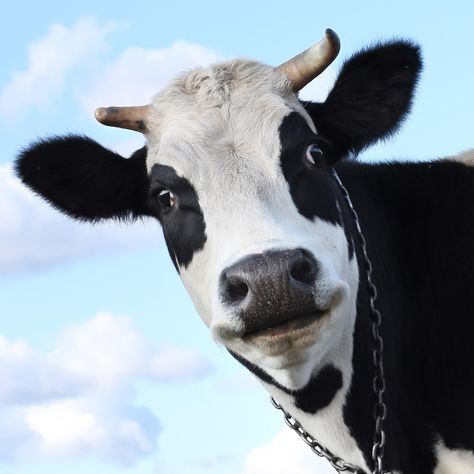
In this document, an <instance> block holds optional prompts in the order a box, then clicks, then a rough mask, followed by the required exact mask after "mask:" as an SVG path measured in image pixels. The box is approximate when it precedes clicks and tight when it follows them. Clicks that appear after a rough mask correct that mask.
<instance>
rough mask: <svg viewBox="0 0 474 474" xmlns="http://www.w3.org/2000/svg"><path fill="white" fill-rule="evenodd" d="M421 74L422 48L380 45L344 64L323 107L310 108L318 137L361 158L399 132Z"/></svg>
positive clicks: (398, 43) (408, 44) (395, 43)
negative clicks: (377, 143)
mask: <svg viewBox="0 0 474 474" xmlns="http://www.w3.org/2000/svg"><path fill="white" fill-rule="evenodd" d="M421 69H422V60H421V53H420V48H419V47H418V46H417V45H415V44H413V43H411V42H409V41H393V42H390V43H385V44H378V45H376V46H374V47H372V48H370V49H366V50H362V51H360V52H358V53H357V54H355V55H354V56H352V57H351V58H350V59H349V60H348V61H346V62H345V64H344V65H343V67H342V69H341V71H340V73H339V76H338V78H337V80H336V83H335V85H334V88H333V89H332V91H331V92H330V93H329V95H328V97H327V99H326V101H325V102H324V103H322V104H319V103H308V104H306V105H305V107H306V109H307V110H308V112H309V114H310V115H311V117H312V119H313V121H314V123H315V125H316V128H317V130H318V132H319V133H320V134H321V135H323V136H325V137H327V138H329V139H330V140H331V141H333V142H334V144H335V145H336V146H337V147H338V148H339V150H338V151H339V152H340V153H341V154H342V155H345V154H347V153H357V152H359V151H360V150H362V149H363V148H365V147H367V146H369V145H370V144H372V143H373V142H375V141H376V140H379V139H383V138H386V137H388V136H390V135H391V134H393V133H395V132H396V131H397V130H398V128H399V127H400V125H401V124H402V122H403V120H404V118H405V117H406V115H407V114H408V112H409V111H410V107H411V103H412V98H413V94H414V91H415V88H416V84H417V81H418V77H419V74H420V71H421Z"/></svg>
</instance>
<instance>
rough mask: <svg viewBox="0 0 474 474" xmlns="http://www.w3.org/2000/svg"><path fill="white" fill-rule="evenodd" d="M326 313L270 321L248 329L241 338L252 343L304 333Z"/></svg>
mask: <svg viewBox="0 0 474 474" xmlns="http://www.w3.org/2000/svg"><path fill="white" fill-rule="evenodd" d="M326 313H327V311H314V312H311V313H309V314H299V315H292V316H290V317H288V318H287V319H286V320H284V321H283V322H281V320H280V321H276V322H274V323H272V321H266V322H262V323H261V324H259V325H257V326H255V327H253V328H251V329H248V330H247V331H246V332H245V333H244V334H243V336H242V339H243V340H244V341H245V342H253V341H256V340H257V339H278V338H279V337H282V336H283V337H288V336H290V335H297V334H298V333H302V332H305V330H306V329H308V328H309V327H310V326H312V325H313V324H314V323H316V322H319V321H320V320H321V318H322V317H323V316H324V315H325V314H326Z"/></svg>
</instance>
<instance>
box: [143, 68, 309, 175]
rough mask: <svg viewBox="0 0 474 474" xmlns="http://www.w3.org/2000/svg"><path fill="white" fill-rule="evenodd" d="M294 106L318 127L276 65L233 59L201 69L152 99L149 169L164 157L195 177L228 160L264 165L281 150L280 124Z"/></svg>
mask: <svg viewBox="0 0 474 474" xmlns="http://www.w3.org/2000/svg"><path fill="white" fill-rule="evenodd" d="M291 111H298V112H300V113H301V114H302V115H303V116H304V117H305V118H306V120H307V121H308V123H309V125H310V126H311V127H312V128H314V126H313V124H312V122H311V119H310V118H309V116H308V115H307V114H306V112H305V111H304V108H303V107H302V105H301V103H300V102H299V100H298V98H297V96H296V94H295V93H294V92H293V91H292V90H291V85H290V83H289V81H288V79H287V78H286V76H285V75H284V74H282V73H281V72H280V71H278V70H277V69H275V68H273V67H271V66H267V65H264V64H261V63H258V62H254V61H246V60H233V61H227V62H222V63H217V64H214V65H212V66H209V67H207V68H200V69H195V70H193V71H191V72H188V73H186V74H183V75H181V76H179V77H178V78H177V79H175V80H174V81H172V82H171V83H170V84H169V85H168V86H167V87H166V88H165V89H163V90H162V91H161V92H160V93H158V94H157V95H156V96H155V97H154V99H153V101H152V109H151V113H150V117H149V120H148V122H147V128H148V132H147V134H146V136H147V142H148V150H149V153H148V159H147V167H148V170H149V171H150V170H151V168H152V167H153V166H154V165H155V164H157V163H160V164H166V165H169V166H172V167H173V168H175V170H176V171H177V172H178V173H179V174H180V175H182V176H186V177H191V176H196V173H198V174H200V173H202V171H203V169H207V170H209V169H210V168H211V169H214V170H215V168H216V166H217V168H219V167H220V166H222V164H223V163H225V162H228V163H233V164H236V163H241V164H242V163H246V164H247V165H249V166H250V168H253V166H252V164H254V165H255V168H256V170H254V171H259V168H261V167H262V166H265V160H268V159H272V158H274V157H275V156H277V155H278V150H279V146H280V144H279V139H278V138H279V137H278V128H279V126H280V124H281V122H282V120H283V117H285V116H286V115H288V114H289V113H290V112H291ZM216 160H217V162H216ZM252 162H253V163H252ZM267 169H268V167H267ZM260 171H262V170H261V169H260Z"/></svg>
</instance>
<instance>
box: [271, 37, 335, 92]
mask: <svg viewBox="0 0 474 474" xmlns="http://www.w3.org/2000/svg"><path fill="white" fill-rule="evenodd" d="M340 48H341V43H340V41H339V37H338V36H337V34H336V33H334V31H332V30H331V29H329V28H328V29H327V30H326V36H325V37H324V38H323V39H322V40H321V41H319V42H318V43H316V44H315V45H314V46H311V48H308V49H307V50H306V51H303V52H302V53H300V54H298V55H297V56H295V57H294V58H292V59H290V60H289V61H287V62H286V63H283V64H281V65H280V66H278V70H280V71H282V72H283V73H284V74H286V76H287V77H288V79H289V80H290V81H291V84H292V86H293V90H294V91H295V92H297V91H299V90H300V89H302V88H303V87H304V86H305V85H306V84H308V83H309V82H311V81H312V80H313V79H314V78H315V77H316V76H319V74H321V73H322V72H323V71H324V70H325V69H326V68H327V67H328V66H329V65H330V64H331V63H332V62H333V61H334V59H336V56H337V55H338V53H339V50H340Z"/></svg>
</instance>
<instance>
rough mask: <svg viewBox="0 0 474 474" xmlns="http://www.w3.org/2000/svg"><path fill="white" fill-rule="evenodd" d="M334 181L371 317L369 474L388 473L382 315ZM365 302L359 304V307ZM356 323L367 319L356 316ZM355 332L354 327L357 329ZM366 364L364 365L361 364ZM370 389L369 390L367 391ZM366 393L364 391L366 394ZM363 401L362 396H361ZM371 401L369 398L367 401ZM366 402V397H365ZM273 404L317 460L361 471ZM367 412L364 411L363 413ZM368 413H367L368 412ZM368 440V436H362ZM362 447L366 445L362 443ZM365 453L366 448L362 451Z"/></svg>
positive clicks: (355, 220) (362, 246) (361, 242)
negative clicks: (371, 433)
mask: <svg viewBox="0 0 474 474" xmlns="http://www.w3.org/2000/svg"><path fill="white" fill-rule="evenodd" d="M333 176H334V179H335V181H336V183H337V185H338V187H339V189H340V191H341V193H342V195H343V198H344V200H345V203H346V205H347V207H348V209H349V211H350V214H351V216H352V224H353V226H354V228H355V233H356V234H357V239H358V242H357V245H356V247H357V252H356V253H357V256H358V260H359V263H360V267H361V273H362V274H363V275H364V276H365V278H363V279H362V281H361V283H362V284H361V287H362V288H361V290H360V291H359V295H358V296H361V294H366V298H364V300H365V302H366V304H367V303H368V306H366V309H365V311H364V310H362V311H363V313H366V312H367V313H368V315H369V317H370V324H369V327H367V325H364V326H365V327H366V328H367V329H368V330H369V331H370V340H371V348H372V373H373V375H372V379H371V380H372V381H371V383H372V392H373V396H374V397H375V401H374V402H373V404H372V413H373V419H374V428H373V436H372V448H371V451H370V453H371V456H370V457H371V460H372V465H373V470H372V474H389V472H388V471H385V470H384V469H383V460H384V449H385V431H384V427H383V423H384V421H385V419H386V417H387V407H386V405H385V403H384V400H383V395H384V392H385V375H384V368H383V339H382V335H381V324H382V315H381V313H380V311H379V310H378V308H377V287H376V286H375V283H374V279H373V266H372V263H371V260H370V257H369V255H368V252H367V245H366V239H365V237H364V234H363V232H362V229H361V225H360V221H359V217H358V215H357V212H356V210H355V208H354V206H353V204H352V201H351V198H350V196H349V193H348V191H347V189H346V188H345V187H344V185H343V184H342V182H341V180H340V179H339V176H338V174H337V173H336V171H335V170H333ZM360 303H361V302H360V300H359V298H358V304H357V306H358V315H359V306H360ZM363 304H364V302H362V305H363ZM357 319H358V320H361V319H364V320H365V319H366V318H361V317H358V318H357ZM356 331H357V328H356ZM364 365H365V364H364ZM369 390H370V389H369ZM366 393H367V392H366ZM364 398H365V397H364ZM369 399H370V398H369ZM365 400H367V398H365ZM272 403H273V405H274V406H275V408H277V409H279V410H281V411H282V412H283V414H284V419H285V422H286V424H287V425H288V426H289V427H290V428H291V429H293V430H295V431H296V433H298V435H299V436H300V437H301V438H302V439H303V441H304V442H305V443H306V444H307V445H308V446H309V447H310V448H311V450H312V451H313V452H314V453H315V454H317V455H318V456H320V457H324V458H325V459H327V460H328V461H329V462H330V464H331V466H332V467H334V469H336V471H338V472H351V473H361V472H362V471H361V469H359V468H358V467H357V466H354V465H352V464H350V463H347V462H345V461H344V460H343V459H341V458H339V457H337V456H335V455H334V454H332V453H331V452H330V451H329V450H328V449H327V448H325V447H324V446H323V445H322V444H320V443H319V442H318V441H317V440H316V439H315V438H314V437H313V436H311V435H310V434H309V433H308V432H307V431H306V430H305V429H304V428H303V427H302V425H301V424H300V423H299V422H298V421H297V420H296V419H295V418H293V417H292V416H291V415H290V414H289V413H288V412H286V411H285V410H284V409H283V407H282V406H281V405H280V404H279V403H278V402H277V401H276V400H274V399H273V398H272ZM363 412H365V413H366V412H367V410H366V409H365V410H363ZM369 412H370V410H369ZM363 438H366V439H367V435H365V436H363ZM363 444H365V443H363ZM363 451H364V452H366V450H365V449H363Z"/></svg>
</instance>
